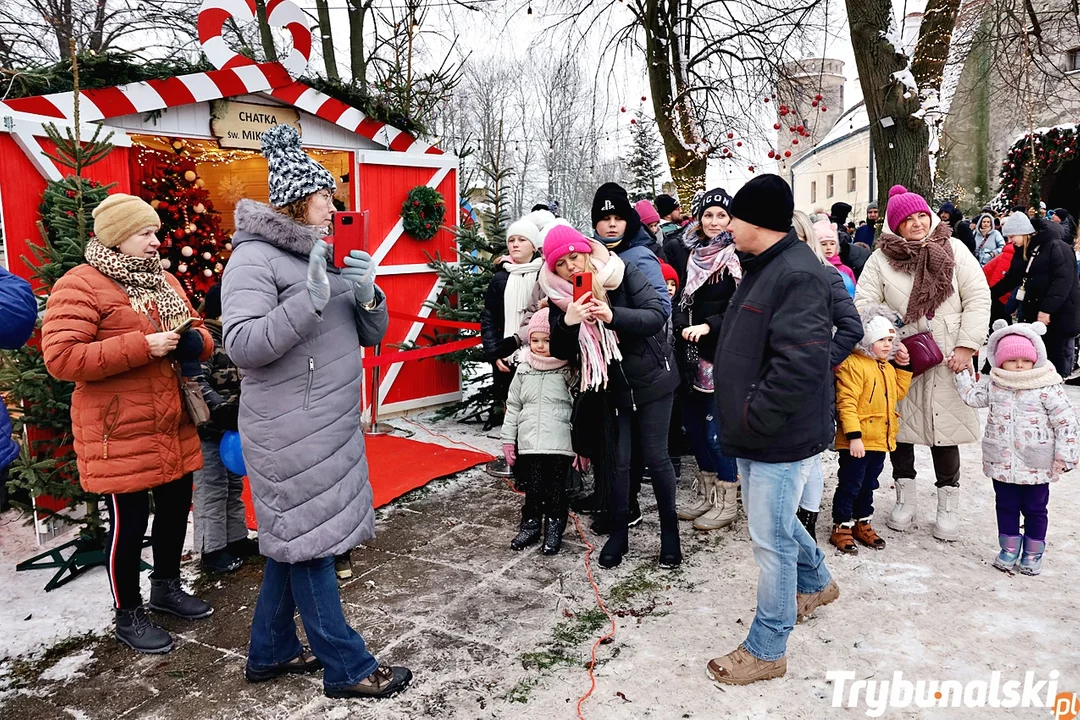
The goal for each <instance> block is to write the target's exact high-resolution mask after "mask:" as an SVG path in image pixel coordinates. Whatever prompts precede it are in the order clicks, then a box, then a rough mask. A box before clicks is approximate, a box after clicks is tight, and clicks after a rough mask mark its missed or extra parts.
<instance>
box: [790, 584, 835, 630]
mask: <svg viewBox="0 0 1080 720" xmlns="http://www.w3.org/2000/svg"><path fill="white" fill-rule="evenodd" d="M838 597H840V586H839V585H837V584H836V580H830V581H829V584H828V585H826V586H825V587H823V588H822V589H821V590H818V591H817V592H816V593H797V594H796V595H795V606H796V607H797V608H798V609H797V613H798V616H797V619H796V620H795V622H796V624H798V623H801V622H802V621H803V619H805V618H808V617H810V616H811V615H813V614H814V611H815V610H817V609H818V608H819V607H822V606H824V605H828V604H829V603H831V602H832V601H833V600H835V599H836V598H838Z"/></svg>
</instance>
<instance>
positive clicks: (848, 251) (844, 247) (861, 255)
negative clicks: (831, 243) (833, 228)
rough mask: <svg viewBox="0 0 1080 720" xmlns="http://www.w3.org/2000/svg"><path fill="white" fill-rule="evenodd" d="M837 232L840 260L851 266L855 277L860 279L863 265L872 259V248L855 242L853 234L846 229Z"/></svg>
mask: <svg viewBox="0 0 1080 720" xmlns="http://www.w3.org/2000/svg"><path fill="white" fill-rule="evenodd" d="M836 234H837V236H838V238H839V240H840V260H841V261H842V262H843V263H844V264H845V265H847V266H848V267H849V268H851V271H852V272H854V273H855V279H856V280H858V279H859V276H860V275H862V270H863V266H864V265H866V261H867V260H869V259H870V250H868V249H866V248H864V247H863V246H862V245H856V244H855V243H853V242H852V241H851V236H850V235H848V234H847V232H845V231H844V230H838V231H837V233H836Z"/></svg>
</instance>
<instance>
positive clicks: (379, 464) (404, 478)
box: [244, 435, 493, 530]
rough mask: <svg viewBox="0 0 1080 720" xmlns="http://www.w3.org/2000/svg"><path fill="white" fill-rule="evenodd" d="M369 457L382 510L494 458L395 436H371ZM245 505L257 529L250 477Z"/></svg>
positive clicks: (248, 521) (253, 527)
mask: <svg viewBox="0 0 1080 720" xmlns="http://www.w3.org/2000/svg"><path fill="white" fill-rule="evenodd" d="M367 458H368V470H369V471H370V473H371V487H372V489H373V490H374V491H375V507H382V506H383V505H386V504H387V503H389V502H391V501H392V500H394V499H396V498H399V497H401V496H402V495H404V494H405V493H407V492H409V491H410V490H415V489H416V488H418V487H422V486H424V485H427V484H428V483H429V482H431V481H432V480H434V479H436V478H441V477H446V476H447V475H453V474H454V473H458V472H461V471H462V470H468V469H469V468H471V467H475V466H477V465H479V464H480V463H485V462H487V461H489V460H491V459H493V458H492V456H491V455H488V454H486V453H478V452H473V451H472V450H463V449H460V448H456V447H447V446H443V445H433V444H431V443H424V442H419V441H418V440H410V439H409V438H403V437H398V436H396V435H375V436H369V437H368V438H367ZM244 506H245V509H246V510H247V524H248V527H249V528H251V529H252V530H256V529H258V528H257V526H256V522H255V510H254V508H253V507H252V504H251V489H250V488H249V487H248V482H247V478H244Z"/></svg>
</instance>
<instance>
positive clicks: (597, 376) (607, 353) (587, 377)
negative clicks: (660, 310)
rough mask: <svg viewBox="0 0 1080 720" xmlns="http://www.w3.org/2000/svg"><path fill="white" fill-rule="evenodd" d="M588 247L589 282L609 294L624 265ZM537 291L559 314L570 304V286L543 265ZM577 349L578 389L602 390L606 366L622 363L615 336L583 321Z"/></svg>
mask: <svg viewBox="0 0 1080 720" xmlns="http://www.w3.org/2000/svg"><path fill="white" fill-rule="evenodd" d="M589 244H590V245H591V246H592V264H593V267H595V268H596V275H595V276H594V277H593V283H594V284H595V283H599V284H600V285H601V287H603V288H604V289H605V290H609V291H610V290H614V289H616V288H617V287H619V286H620V285H622V281H623V272H624V271H625V269H626V266H625V265H624V264H623V261H622V260H621V259H620V258H619V256H618V255H615V254H613V253H611V252H608V249H607V248H605V247H604V246H603V245H601V244H600V243H598V242H596V241H595V240H590V241H589ZM540 288H541V289H542V290H543V291H544V294H545V295H547V298H548V300H550V301H551V302H552V303H554V304H555V307H557V308H559V309H560V310H562V311H563V312H566V308H568V307H570V303H571V302H573V301H574V288H573V286H572V285H570V282H569V281H568V280H563V279H562V278H561V277H559V276H558V275H557V274H556V273H554V272H552V271H551V269H549V268H548V266H547V263H544V266H543V267H542V268H541V269H540ZM578 346H579V348H580V350H581V389H582V390H598V389H600V388H606V387H607V382H608V365H610V364H611V363H612V362H614V361H616V360H620V361H621V360H622V353H621V352H619V338H618V336H616V335H615V332H614V331H613V330H612V329H611V328H609V327H607V326H606V325H604V323H602V322H583V323H581V327H580V329H579V330H578Z"/></svg>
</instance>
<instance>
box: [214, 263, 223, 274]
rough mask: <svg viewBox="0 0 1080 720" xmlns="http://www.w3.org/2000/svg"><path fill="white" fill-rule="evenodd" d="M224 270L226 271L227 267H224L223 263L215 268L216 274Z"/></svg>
mask: <svg viewBox="0 0 1080 720" xmlns="http://www.w3.org/2000/svg"><path fill="white" fill-rule="evenodd" d="M224 269H225V266H224V265H222V264H221V263H218V264H217V265H215V266H214V272H216V273H219V272H221V271H222V270H224Z"/></svg>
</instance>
